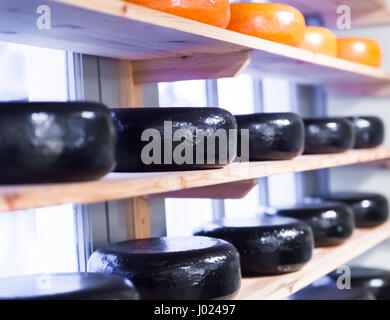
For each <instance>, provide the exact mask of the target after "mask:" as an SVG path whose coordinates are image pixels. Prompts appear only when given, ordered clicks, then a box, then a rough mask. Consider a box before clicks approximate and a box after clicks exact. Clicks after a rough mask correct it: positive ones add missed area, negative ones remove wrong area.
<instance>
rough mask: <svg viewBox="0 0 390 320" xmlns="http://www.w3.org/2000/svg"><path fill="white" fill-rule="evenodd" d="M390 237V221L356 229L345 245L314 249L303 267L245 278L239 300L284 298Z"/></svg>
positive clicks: (237, 297) (238, 296)
mask: <svg viewBox="0 0 390 320" xmlns="http://www.w3.org/2000/svg"><path fill="white" fill-rule="evenodd" d="M389 237H390V222H387V223H385V224H383V225H382V226H380V227H377V228H373V229H357V230H356V231H355V232H354V234H353V236H352V237H351V238H350V239H349V240H348V241H347V242H346V243H344V244H343V245H341V246H337V247H330V248H321V249H315V250H314V255H313V259H312V260H311V261H310V262H309V263H308V264H307V265H306V266H305V267H304V268H303V269H301V270H300V271H298V272H294V273H290V274H284V275H280V276H271V277H260V278H247V279H243V281H242V285H241V290H240V292H239V294H238V295H237V296H236V299H238V300H259V299H283V298H286V297H288V296H289V295H291V294H293V293H295V292H297V291H299V290H300V289H302V288H304V287H305V286H307V285H309V284H310V283H312V282H313V281H315V280H317V279H319V278H321V277H322V276H325V275H326V274H328V273H329V272H331V271H333V270H335V269H336V268H337V267H339V266H340V265H342V264H345V263H346V262H348V261H350V260H352V259H354V258H356V257H357V256H359V255H360V254H362V253H364V252H365V251H367V250H369V249H371V248H373V247H374V246H376V245H377V244H379V243H381V242H382V241H384V240H386V239H388V238H389Z"/></svg>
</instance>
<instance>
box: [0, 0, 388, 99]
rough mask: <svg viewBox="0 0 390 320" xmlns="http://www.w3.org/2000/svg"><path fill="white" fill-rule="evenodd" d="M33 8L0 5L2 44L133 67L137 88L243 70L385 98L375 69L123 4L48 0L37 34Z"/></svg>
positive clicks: (27, 0)
mask: <svg viewBox="0 0 390 320" xmlns="http://www.w3.org/2000/svg"><path fill="white" fill-rule="evenodd" d="M39 5H41V2H40V1H39V0H3V1H1V2H0V10H1V12H5V13H6V14H4V15H3V19H2V20H1V21H0V40H1V41H9V42H16V43H23V44H29V45H35V46H42V47H47V48H54V49H59V50H67V51H72V52H80V53H84V54H92V55H97V56H105V57H113V58H118V59H125V60H133V61H135V62H134V65H133V66H134V72H135V82H136V83H148V82H157V81H177V80H189V79H210V78H218V77H232V76H235V75H237V74H239V73H240V72H241V71H243V70H244V69H245V70H248V72H251V73H253V74H259V75H267V76H282V77H284V78H288V79H290V80H292V81H296V82H298V83H304V84H321V85H324V86H326V87H329V90H331V91H333V90H337V89H338V91H339V92H341V93H346V94H353V95H356V94H364V95H374V96H376V95H384V96H390V89H389V88H390V75H389V74H388V73H386V72H385V71H383V70H381V69H377V68H372V67H369V66H364V65H361V64H357V63H353V62H350V61H345V60H341V59H337V58H334V57H327V56H323V55H318V54H313V53H312V52H309V51H306V50H302V49H299V48H294V47H290V46H286V45H283V44H280V43H276V42H272V41H267V40H264V39H259V38H256V37H252V36H248V35H245V34H241V33H237V32H233V31H230V30H225V29H221V28H217V27H213V26H210V25H206V24H202V23H199V22H196V21H192V20H188V19H184V18H181V17H176V16H173V15H169V14H166V13H164V12H159V11H155V10H151V9H148V8H145V7H141V6H137V5H134V4H131V3H127V2H124V1H118V0H110V1H106V0H84V1H78V0H48V5H49V7H50V8H51V11H52V17H53V24H52V26H51V29H49V30H39V29H38V28H37V27H36V19H37V18H38V15H37V14H36V8H37V7H38V6H39ZM58 12H61V14H58ZM56 13H57V14H56ZM54 17H55V19H54ZM127 30H129V31H128V32H127ZM344 86H345V87H347V88H346V89H345V88H344ZM367 88H370V89H369V90H368V89H367ZM347 89H348V90H347ZM378 92H379V93H378Z"/></svg>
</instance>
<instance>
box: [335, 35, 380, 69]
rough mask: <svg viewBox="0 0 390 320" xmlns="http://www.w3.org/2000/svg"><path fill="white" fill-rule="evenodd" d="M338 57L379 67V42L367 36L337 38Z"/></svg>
mask: <svg viewBox="0 0 390 320" xmlns="http://www.w3.org/2000/svg"><path fill="white" fill-rule="evenodd" d="M337 45H338V57H339V58H341V59H345V60H350V61H354V62H358V63H362V64H366V65H369V66H372V67H376V68H378V67H380V65H381V63H382V49H381V46H380V44H379V43H378V42H377V41H376V40H373V39H367V38H339V39H337Z"/></svg>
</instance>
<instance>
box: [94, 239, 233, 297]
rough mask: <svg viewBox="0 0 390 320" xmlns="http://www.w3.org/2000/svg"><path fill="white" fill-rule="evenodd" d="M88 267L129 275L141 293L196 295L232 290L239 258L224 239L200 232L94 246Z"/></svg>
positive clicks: (216, 294) (224, 294)
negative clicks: (199, 235) (197, 234)
mask: <svg viewBox="0 0 390 320" xmlns="http://www.w3.org/2000/svg"><path fill="white" fill-rule="evenodd" d="M88 270H89V271H91V272H102V273H113V274H117V275H120V276H123V277H125V278H128V279H130V280H131V281H132V282H133V283H134V285H135V286H136V288H137V290H138V292H139V293H140V295H141V298H142V299H148V300H149V299H157V300H192V299H194V300H202V299H219V298H226V297H230V296H233V295H234V294H235V293H236V292H237V290H238V289H239V287H240V278H241V275H240V259H239V255H238V252H237V250H236V249H235V248H234V247H233V246H232V245H231V244H230V243H228V242H226V241H223V240H219V239H212V238H206V237H177V238H150V239H140V240H129V241H123V242H119V243H114V244H110V245H107V246H105V247H102V248H100V249H98V250H97V251H95V252H94V253H93V254H92V256H91V257H90V259H89V262H88Z"/></svg>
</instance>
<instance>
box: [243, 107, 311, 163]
mask: <svg viewBox="0 0 390 320" xmlns="http://www.w3.org/2000/svg"><path fill="white" fill-rule="evenodd" d="M236 120H237V125H238V140H237V141H238V152H237V153H238V155H239V156H242V155H241V130H242V129H247V130H249V160H250V161H258V160H288V159H292V158H294V157H296V156H298V155H300V154H301V153H302V152H303V147H304V141H305V140H304V135H305V129H304V126H303V121H302V119H301V118H300V117H299V116H298V115H296V114H294V113H256V114H249V115H238V116H236Z"/></svg>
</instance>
